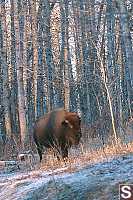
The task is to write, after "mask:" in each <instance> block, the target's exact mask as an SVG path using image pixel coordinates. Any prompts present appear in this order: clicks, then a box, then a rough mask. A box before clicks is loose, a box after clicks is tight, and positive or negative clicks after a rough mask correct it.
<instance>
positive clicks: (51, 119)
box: [33, 109, 81, 162]
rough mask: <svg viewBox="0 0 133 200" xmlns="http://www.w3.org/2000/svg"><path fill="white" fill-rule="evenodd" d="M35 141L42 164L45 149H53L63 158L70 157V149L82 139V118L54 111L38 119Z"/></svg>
mask: <svg viewBox="0 0 133 200" xmlns="http://www.w3.org/2000/svg"><path fill="white" fill-rule="evenodd" d="M33 137H34V141H35V143H36V145H37V150H38V154H39V156H40V162H41V160H42V153H43V147H46V148H52V149H54V150H55V151H56V152H58V153H57V158H58V159H59V157H58V154H61V156H62V158H63V159H64V158H67V157H68V149H69V148H70V147H71V146H72V145H78V144H79V141H80V138H81V128H80V118H79V116H78V115H77V113H73V112H67V111H65V110H63V109H58V110H54V111H52V112H50V113H48V114H46V115H45V116H43V117H41V118H40V119H38V120H37V121H36V123H35V126H34V134H33Z"/></svg>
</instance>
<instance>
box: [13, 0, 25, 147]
mask: <svg viewBox="0 0 133 200" xmlns="http://www.w3.org/2000/svg"><path fill="white" fill-rule="evenodd" d="M14 11H15V14H14V16H15V17H14V22H15V23H14V24H15V30H16V32H15V35H16V65H17V66H16V68H17V81H18V112H19V124H20V138H21V144H22V146H23V147H24V143H25V140H26V136H27V128H26V115H25V95H24V85H23V65H22V52H21V48H20V34H19V33H20V27H19V15H18V14H19V12H18V4H17V1H14Z"/></svg>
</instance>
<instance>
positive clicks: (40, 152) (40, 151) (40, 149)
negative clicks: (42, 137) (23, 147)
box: [37, 146, 43, 162]
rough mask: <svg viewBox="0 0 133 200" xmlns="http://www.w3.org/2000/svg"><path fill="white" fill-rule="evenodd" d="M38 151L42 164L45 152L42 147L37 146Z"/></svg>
mask: <svg viewBox="0 0 133 200" xmlns="http://www.w3.org/2000/svg"><path fill="white" fill-rule="evenodd" d="M37 151H38V154H39V157H40V162H41V161H42V152H43V148H42V147H41V146H37Z"/></svg>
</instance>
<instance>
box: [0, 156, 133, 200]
mask: <svg viewBox="0 0 133 200" xmlns="http://www.w3.org/2000/svg"><path fill="white" fill-rule="evenodd" d="M119 183H133V154H132V153H128V154H127V153H126V154H123V155H119V156H114V157H110V158H109V157H108V158H105V159H104V160H102V161H98V162H95V163H89V164H85V165H75V166H74V167H73V164H72V165H70V163H66V164H64V166H61V167H58V168H57V169H47V170H45V169H43V168H36V169H32V170H28V171H27V172H23V171H21V170H20V171H17V172H1V174H0V200H45V199H46V200H95V199H96V200H118V199H119Z"/></svg>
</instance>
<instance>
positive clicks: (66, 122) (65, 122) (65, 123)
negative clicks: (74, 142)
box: [62, 119, 73, 128]
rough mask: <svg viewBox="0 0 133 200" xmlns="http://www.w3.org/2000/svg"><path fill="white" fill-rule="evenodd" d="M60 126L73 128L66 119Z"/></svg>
mask: <svg viewBox="0 0 133 200" xmlns="http://www.w3.org/2000/svg"><path fill="white" fill-rule="evenodd" d="M62 124H64V125H68V126H69V127H70V128H73V125H72V124H71V123H70V122H69V121H68V120H67V119H65V120H64V121H63V122H62Z"/></svg>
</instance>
